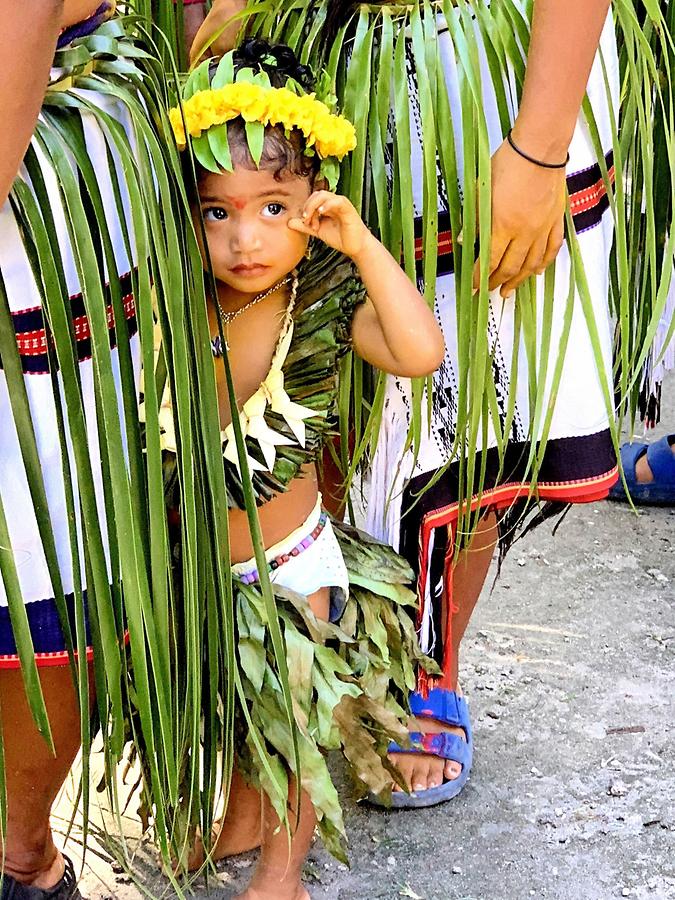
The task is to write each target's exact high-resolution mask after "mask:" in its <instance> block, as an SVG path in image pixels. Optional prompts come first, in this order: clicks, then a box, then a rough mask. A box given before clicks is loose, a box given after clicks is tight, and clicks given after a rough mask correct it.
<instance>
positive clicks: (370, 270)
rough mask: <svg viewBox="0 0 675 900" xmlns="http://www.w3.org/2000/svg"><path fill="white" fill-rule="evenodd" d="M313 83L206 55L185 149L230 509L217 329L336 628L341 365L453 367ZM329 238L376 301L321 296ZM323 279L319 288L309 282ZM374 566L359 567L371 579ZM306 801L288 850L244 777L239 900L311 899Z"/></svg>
mask: <svg viewBox="0 0 675 900" xmlns="http://www.w3.org/2000/svg"><path fill="white" fill-rule="evenodd" d="M310 79H311V73H310V72H309V70H308V69H307V68H306V67H304V66H300V65H299V64H298V63H297V60H295V58H294V57H293V55H292V54H291V52H290V51H289V50H288V49H287V48H285V47H274V46H270V45H268V44H266V43H264V42H261V41H251V42H248V43H247V44H245V45H244V47H243V48H242V49H241V50H239V51H237V52H235V53H234V54H228V56H226V57H224V58H223V60H222V61H221V62H220V64H218V66H217V67H216V66H215V65H214V64H213V63H211V64H209V63H206V64H205V65H203V66H202V67H200V69H198V70H197V72H196V73H195V75H193V78H192V80H191V82H190V83H189V85H188V87H187V88H186V96H187V99H186V100H185V102H184V105H183V108H182V111H180V110H173V111H172V121H173V123H174V128H175V131H176V136H177V140H178V143H179V145H180V146H182V145H184V144H185V141H186V139H185V131H184V129H185V128H186V127H187V130H188V132H189V133H190V134H191V135H192V137H193V148H194V152H195V156H196V158H197V160H198V162H199V166H198V193H199V206H200V210H199V212H198V213H197V211H196V215H195V220H196V226H197V231H198V232H200V231H201V223H200V221H199V219H200V215H201V217H202V218H203V223H204V225H203V229H204V230H203V237H202V241H203V243H202V252H203V255H204V260H205V268H206V269H209V268H210V269H211V271H212V273H213V275H214V276H215V280H216V286H217V296H216V297H214V298H213V299H212V302H210V306H209V322H210V326H211V333H212V335H213V350H214V356H215V365H216V374H217V385H218V393H219V406H220V416H221V425H222V428H223V437H224V444H223V446H224V457H225V461H226V469H227V475H228V478H227V486H228V491H229V493H230V495H231V496H232V498H233V506H237V505H239V506H243V501H242V497H241V491H240V487H241V475H240V472H239V463H238V461H237V454H236V449H235V442H234V432H233V428H232V424H231V421H232V416H233V411H232V409H231V407H230V402H229V398H228V387H227V380H226V375H225V368H224V364H223V360H222V356H223V349H224V348H223V346H222V340H221V336H220V333H219V327H220V326H222V336H223V337H224V339H225V342H226V345H227V357H228V359H229V364H230V366H231V371H232V377H233V382H234V388H235V393H236V398H237V407H238V410H237V413H236V415H238V416H239V420H240V423H241V425H242V430H243V433H244V436H245V438H246V446H247V452H248V456H249V465H250V467H251V470H252V472H253V487H254V490H255V491H256V494H257V499H258V502H259V504H260V506H259V511H258V512H259V521H260V526H261V529H262V535H263V539H264V544H265V547H266V548H267V551H266V558H267V561H268V565H269V569H270V578H271V580H272V582H273V584H274V586H275V587H277V588H279V587H281V588H286V589H288V590H291V591H293V592H295V593H296V594H300V595H302V596H303V597H305V598H306V599H307V602H308V604H309V606H310V607H311V610H312V612H313V613H314V615H315V616H316V618H317V619H319V620H324V621H330V622H337V621H338V620H339V619H340V617H341V616H342V615H343V612H344V610H345V608H346V606H347V602H348V596H349V583H350V576H349V573H348V571H347V566H346V565H345V561H344V558H343V554H342V551H341V547H340V543H339V541H338V537H336V533H335V530H334V528H333V525H332V524H331V521H330V520H329V519H328V518H327V516H326V514H325V513H323V512H322V509H321V496H320V494H319V490H318V486H317V472H316V466H315V461H316V458H317V456H318V454H319V452H320V450H321V446H322V439H323V437H324V436H325V435H326V434H327V433H328V431H329V422H327V420H326V416H327V414H328V413H329V412H330V411H331V407H332V405H333V404H334V400H335V397H336V375H337V370H336V363H337V360H338V359H339V357H340V356H341V355H342V354H343V353H344V352H346V351H347V349H349V347H350V345H351V346H353V349H354V350H355V352H356V353H358V354H359V355H360V356H361V357H363V359H365V360H367V361H368V362H370V363H372V364H373V365H374V366H376V367H377V368H379V369H383V370H385V371H387V372H391V373H397V374H399V375H404V376H408V377H415V376H424V375H427V374H429V373H430V372H432V371H433V370H434V369H435V368H436V367H437V366H438V364H439V363H440V361H441V359H442V357H443V353H444V345H443V339H442V336H441V332H440V329H439V327H438V325H437V324H436V320H435V318H434V315H433V313H432V312H431V310H430V309H429V308H428V307H427V305H426V303H425V301H424V300H423V298H422V297H421V296H420V294H419V293H418V291H417V290H416V288H415V286H414V285H413V284H412V283H411V282H410V281H409V280H408V278H407V277H406V276H405V274H404V273H403V271H402V270H401V268H400V266H399V265H398V263H397V262H396V260H395V259H394V258H393V257H392V256H391V255H390V254H389V252H388V251H387V250H386V249H385V248H384V247H383V246H382V244H381V243H380V242H379V241H378V240H377V239H376V238H375V237H374V236H373V235H372V234H371V233H370V232H369V231H368V229H367V228H366V226H365V225H364V223H363V222H362V220H361V218H360V217H359V215H358V214H357V212H356V210H355V209H354V207H353V206H352V204H351V203H350V202H349V201H348V200H347V199H346V198H345V197H341V196H338V195H336V194H334V193H331V192H330V191H329V190H328V189H327V188H328V186H329V181H333V182H334V181H335V180H336V178H335V176H336V175H337V169H338V166H337V163H338V162H339V160H340V159H342V157H344V156H345V155H346V153H347V152H348V151H349V150H351V149H352V148H353V146H354V143H355V141H354V131H353V128H352V127H351V126H350V124H349V123H348V122H346V120H345V119H343V118H341V117H339V116H336V115H334V114H332V113H331V112H330V109H329V107H328V106H326V105H325V104H324V103H322V102H320V101H319V100H317V99H316V97H315V96H314V94H313V93H310V91H312V90H313V88H314V86H313V85H312V83H311V80H310ZM197 87H200V88H201V90H198V91H196V92H195V88H197ZM224 123H227V124H226V126H225V127H226V131H225V134H223V131H222V126H223V124H224ZM218 128H219V129H220V131H217V132H216V131H215V129H218ZM207 167H208V168H207ZM312 244H314V245H318V246H317V247H316V251H315V255H314V260H316V256H317V255H318V257H319V260H320V263H321V261H322V260H323V259H324V258H326V259H327V260H328V262H327V263H325V264H319V265H318V274H308V276H307V278H306V279H302V278H301V276H300V275H299V273H298V270H299V269H300V271H303V268H302V267H303V266H304V267H306V269H307V271H308V272H310V270H311V271H313V272H314V273H316V270H317V264H316V262H314V261H313V262H312V264H308V263H307V262H303V260H305V258H306V257H307V256H308V255H309V254H310V247H311V246H312ZM321 244H323V245H327V247H328V248H332V249H333V250H334V251H338V252H339V253H340V254H342V255H343V256H344V257H347V259H348V260H351V262H352V263H353V266H354V267H355V268H356V270H357V272H358V276H359V278H360V280H361V281H362V283H363V286H365V292H366V295H367V296H366V299H365V300H364V301H363V302H360V303H358V305H356V304H355V300H358V299H359V297H360V295H361V296H362V294H363V289H362V287H360V285H359V284H358V282H357V281H355V280H354V279H353V275H352V274H351V273H350V279H351V281H349V280H348V282H347V283H350V284H352V285H353V287H352V288H351V296H348V297H346V298H344V297H343V299H342V301H341V302H340V303H337V304H336V303H335V302H331V303H329V302H328V300H326V299H325V298H323V300H322V298H321V291H322V287H323V284H324V282H325V284H326V287H325V291H324V293H325V295H326V297H327V296H328V295H329V294H330V290H329V284H330V282H331V278H333V280H334V277H333V276H334V272H335V263H334V262H333V263H331V262H330V260H331V259H333V257H332V256H327V255H326V253H324V252H323V251H322V250H321ZM317 251H318V252H317ZM312 266H314V269H313V270H312ZM315 279H319V283H318V284H317V283H312V284H308V283H306V282H309V281H313V282H314V281H315ZM301 281H302V282H305V283H300V282H301ZM303 291H304V294H303ZM308 292H309V294H312V292H313V293H314V295H315V299H313V300H312V299H311V297H309V298H308V296H307V295H308ZM334 294H335V292H333V295H331V296H333V297H334ZM355 306H356V308H354V307H355ZM219 323H220V326H219ZM327 334H328V335H330V337H329V338H326V337H325V336H326V335H327ZM265 501H266V502H265ZM229 525H230V551H231V561H232V563H233V574H234V576H235V577H236V578H237V579H238V582H239V583H240V584H241V585H254V584H255V583H256V582H257V580H258V573H257V569H256V562H255V559H254V551H253V545H252V540H251V534H250V530H249V522H248V516H247V513H246V511H245V509H242V508H232V509H231V510H230V513H229ZM377 574H378V573H376V572H367V571H366V572H361V573H360V576H361V581H362V579H363V578H369V577H371V576H372V577H375V576H376V575H377ZM360 583H361V582H360ZM310 722H311V714H310ZM266 737H268V739H269V736H268V735H266ZM303 784H304V782H303ZM264 796H265V795H263V797H264ZM293 797H294V789H293V786H292V783H291V786H290V790H289V798H290V800H289V817H288V818H289V822H290V827H291V830H292V832H293V834H292V841H291V842H290V846H289V839H288V834H287V831H286V828H285V827H280V820H279V817H278V815H277V813H276V812H275V811H274V809H273V808H272V805H271V803H270V802H269V801H268V800H267V799H264V801H263V803H262V831H261V795H260V792H259V791H257V790H254V789H253V788H251V787H249V786H247V785H246V783H245V782H244V781H243V779H242V777H241V776H240V775H238V774H236V773H235V776H234V780H233V785H232V791H231V794H230V802H229V806H228V810H229V812H228V815H227V816H226V817H225V819H224V820H223V821H222V822H221V823H220V825H219V835H218V837H217V840H216V842H215V846H214V847H213V850H212V854H211V858H212V859H218V858H220V857H223V856H225V855H228V854H232V853H236V852H241V851H243V850H245V849H250V848H251V847H255V846H258V844H260V843H261V845H262V851H261V858H260V863H259V866H258V868H257V870H256V872H255V874H254V876H253V880H252V882H251V885H250V887H249V888H248V890H247V891H246V893H245V894H244V895H243V896H244V897H246V898H248V900H253V898H256V900H260V898H274V900H283V898H293V900H295V898H304V897H307V896H308V895H307V892H306V891H305V889H304V888H303V886H302V883H301V869H302V864H303V861H304V859H305V856H306V854H307V851H308V849H309V846H310V842H311V839H312V835H313V833H314V829H315V825H316V817H315V813H314V809H313V805H312V802H311V801H310V799H309V797H308V796H307V794H305V793H303V795H302V802H301V807H300V810H299V816H296V811H295V809H294V808H293V806H294V803H293ZM198 856H199V853H197V857H198ZM200 861H201V860H199V859H197V858H195V859H193V860H192V863H194V864H199V862H200Z"/></svg>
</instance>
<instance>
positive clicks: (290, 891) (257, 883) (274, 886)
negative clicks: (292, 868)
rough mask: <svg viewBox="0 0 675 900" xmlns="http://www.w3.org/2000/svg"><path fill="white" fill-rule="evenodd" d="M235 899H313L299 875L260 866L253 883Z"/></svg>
mask: <svg viewBox="0 0 675 900" xmlns="http://www.w3.org/2000/svg"><path fill="white" fill-rule="evenodd" d="M235 900H311V898H310V896H309V892H308V891H307V888H306V887H305V886H304V885H303V884H302V882H301V881H300V878H299V877H291V876H290V875H289V874H288V873H287V872H286V871H285V870H284V871H283V872H278V871H276V870H273V869H266V868H265V867H264V866H261V865H260V866H258V868H257V869H256V871H255V874H254V875H253V878H252V880H251V883H250V884H249V886H248V887H247V888H246V890H245V891H244V893H243V894H237V896H236V898H235Z"/></svg>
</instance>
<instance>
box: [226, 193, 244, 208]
mask: <svg viewBox="0 0 675 900" xmlns="http://www.w3.org/2000/svg"><path fill="white" fill-rule="evenodd" d="M225 199H226V200H227V202H228V203H229V204H230V205H231V206H234V208H235V209H238V210H239V211H240V212H241V210H242V209H245V208H246V200H245V199H244V198H243V197H226V198H225Z"/></svg>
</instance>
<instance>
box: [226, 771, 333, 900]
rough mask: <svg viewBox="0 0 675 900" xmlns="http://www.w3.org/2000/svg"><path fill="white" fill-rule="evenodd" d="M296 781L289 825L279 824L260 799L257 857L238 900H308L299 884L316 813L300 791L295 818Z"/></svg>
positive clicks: (293, 785)
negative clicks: (260, 844) (249, 877)
mask: <svg viewBox="0 0 675 900" xmlns="http://www.w3.org/2000/svg"><path fill="white" fill-rule="evenodd" d="M296 790H297V788H296V785H295V781H291V782H290V788H289V810H288V825H289V827H290V830H291V834H290V836H289V832H288V829H287V827H286V826H285V825H282V824H281V822H280V821H279V818H278V816H277V815H276V813H275V812H274V810H273V809H272V806H271V804H270V803H269V801H268V800H267V798H265V799H264V800H263V833H262V850H261V853H260V861H259V862H258V866H257V868H256V870H255V872H254V874H253V878H252V879H251V883H250V885H249V886H248V888H247V889H246V890H245V891H244V893H243V894H240V895H239V898H238V900H309V894H308V893H307V890H306V889H305V887H304V886H303V884H302V867H303V865H304V862H305V859H306V858H307V854H308V852H309V848H310V847H311V845H312V838H313V837H314V829H315V827H316V816H315V814H314V807H313V806H312V801H311V800H310V799H309V796H308V795H307V794H306V793H305V792H304V791H303V792H302V794H301V800H300V818H299V821H298V820H297V813H296V805H295V791H296Z"/></svg>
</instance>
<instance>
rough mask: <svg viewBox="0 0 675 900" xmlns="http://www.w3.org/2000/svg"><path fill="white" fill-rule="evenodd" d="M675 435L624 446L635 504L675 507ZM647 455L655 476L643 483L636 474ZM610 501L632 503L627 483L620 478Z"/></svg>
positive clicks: (630, 490)
mask: <svg viewBox="0 0 675 900" xmlns="http://www.w3.org/2000/svg"><path fill="white" fill-rule="evenodd" d="M673 444H675V434H669V435H666V437H663V438H661V440H660V441H654V443H653V444H645V443H644V442H640V441H636V442H635V443H634V444H624V445H623V446H622V447H621V464H622V465H623V469H624V473H625V477H626V484H627V485H628V493H629V494H630V498H631V500H632V501H633V503H635V504H637V505H638V506H640V505H645V506H675V453H673V450H672V447H673ZM645 454H647V463H648V464H649V468H650V469H651V470H652V474H653V476H654V480H653V481H649V482H640V481H638V480H637V476H636V474H635V467H636V465H637V462H638V460H639V459H641V458H642V457H643V456H644V455H645ZM609 499H610V500H619V501H623V502H624V503H627V502H628V497H627V496H626V491H625V490H624V486H623V483H622V482H621V481H620V480H619V481H617V483H616V484H615V485H614V487H613V488H612V489H611V490H610V492H609Z"/></svg>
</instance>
